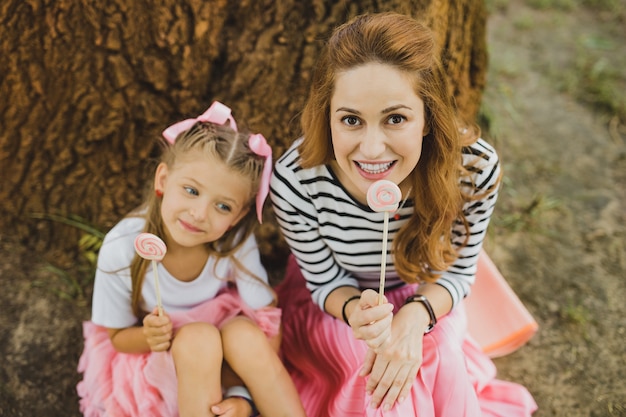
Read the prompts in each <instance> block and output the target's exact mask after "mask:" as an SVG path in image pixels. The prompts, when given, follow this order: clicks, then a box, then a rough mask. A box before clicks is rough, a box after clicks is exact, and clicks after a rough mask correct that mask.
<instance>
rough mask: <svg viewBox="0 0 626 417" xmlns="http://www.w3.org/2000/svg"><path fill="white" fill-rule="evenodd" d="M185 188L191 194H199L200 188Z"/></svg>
mask: <svg viewBox="0 0 626 417" xmlns="http://www.w3.org/2000/svg"><path fill="white" fill-rule="evenodd" d="M183 188H184V189H185V192H186V193H187V194H191V195H198V190H196V189H195V188H193V187H183Z"/></svg>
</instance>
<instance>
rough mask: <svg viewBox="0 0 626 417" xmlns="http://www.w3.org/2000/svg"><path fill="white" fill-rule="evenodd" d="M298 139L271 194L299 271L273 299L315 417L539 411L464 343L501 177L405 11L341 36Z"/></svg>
mask: <svg viewBox="0 0 626 417" xmlns="http://www.w3.org/2000/svg"><path fill="white" fill-rule="evenodd" d="M302 127H303V131H304V135H303V137H302V138H300V139H299V140H297V141H296V142H295V143H294V144H293V145H292V146H291V148H290V149H288V150H287V152H286V153H285V154H284V155H283V156H282V157H281V158H280V159H279V160H278V161H277V163H276V165H275V171H274V176H273V178H272V183H271V198H272V203H273V206H274V212H275V213H276V216H277V219H278V223H279V226H280V228H281V231H282V233H283V236H284V237H285V239H286V241H287V243H288V244H289V246H290V248H291V250H292V253H293V255H294V257H293V258H294V259H295V262H293V260H292V262H290V264H289V266H288V269H287V276H286V280H285V283H284V284H283V285H282V287H281V288H280V289H279V292H278V295H279V300H282V305H281V307H282V308H283V317H284V326H285V330H284V339H283V347H282V349H283V354H284V357H285V360H286V362H287V365H288V367H289V369H290V372H291V374H292V377H293V378H294V381H295V383H296V387H297V388H298V391H299V392H300V395H301V398H302V401H303V403H304V406H305V409H306V412H307V415H310V416H352V415H354V416H362V415H368V416H370V415H372V416H373V415H385V416H390V415H393V416H420V417H427V416H454V417H457V416H468V417H469V416H472V417H474V416H480V415H494V416H503V417H504V416H506V417H514V416H528V415H530V414H531V413H532V412H533V411H534V410H535V409H536V404H535V402H534V400H533V398H532V397H531V396H530V394H529V393H528V391H527V390H526V389H525V388H524V387H522V386H519V385H517V384H512V383H508V382H504V381H498V380H496V379H495V378H494V377H495V368H494V366H493V364H492V362H491V361H490V360H489V359H488V358H487V357H486V356H485V355H484V354H483V353H482V352H481V351H480V349H479V348H478V346H477V345H476V344H475V343H474V342H472V341H471V340H470V339H469V338H467V331H466V327H467V323H466V318H465V312H464V310H463V308H462V307H463V306H462V304H461V301H462V300H463V299H464V297H466V296H467V295H468V294H469V292H470V287H471V285H472V284H473V282H474V279H475V273H476V264H477V259H478V255H479V253H480V251H481V247H482V241H483V238H484V236H485V233H486V229H487V225H488V223H489V219H490V216H491V214H492V212H493V208H494V205H495V202H496V199H497V193H498V184H499V178H500V165H499V162H498V157H497V154H496V152H495V151H494V149H493V148H492V147H491V146H490V145H489V144H488V143H486V142H485V141H483V140H482V139H479V138H478V137H477V135H476V133H475V131H476V129H470V128H467V127H464V126H462V125H461V124H460V123H459V122H458V121H457V119H456V117H455V113H454V108H453V105H452V102H451V100H450V98H449V96H448V87H447V84H446V78H445V74H444V72H443V70H442V67H441V63H440V62H439V60H438V56H437V48H436V47H435V44H434V39H433V35H432V33H431V32H430V31H429V30H428V29H427V28H426V27H424V26H423V25H421V24H419V23H418V22H416V21H415V20H413V19H411V18H409V17H407V16H404V15H400V14H394V13H383V14H373V15H363V16H359V17H356V18H355V19H353V20H352V21H350V22H348V23H346V24H344V25H342V26H340V27H338V28H337V29H336V30H335V31H334V33H333V34H332V36H331V38H330V40H329V42H328V44H327V45H326V47H325V49H324V50H323V52H322V55H321V57H320V59H319V61H318V65H317V68H316V72H315V74H314V78H313V81H312V85H311V89H310V93H309V98H308V101H307V103H306V106H305V108H304V111H303V114H302ZM381 179H385V180H389V181H392V182H393V183H395V184H397V185H398V186H399V188H400V190H401V192H402V195H403V202H402V203H401V205H400V207H399V208H398V210H397V211H396V212H395V213H392V215H391V217H392V220H391V221H390V225H389V240H390V244H389V248H390V249H391V250H390V251H389V252H388V253H387V260H386V263H387V269H386V280H385V302H383V303H382V304H380V305H379V303H378V294H377V289H378V285H379V275H380V264H381V259H380V258H381V255H380V254H381V247H382V242H381V236H382V229H383V215H384V214H383V213H379V212H374V211H373V210H372V209H370V208H369V207H368V205H367V199H366V194H367V191H368V189H369V187H370V186H371V185H372V184H373V183H374V182H376V181H378V180H381ZM305 285H306V287H305ZM336 319H339V320H336ZM344 322H345V323H344Z"/></svg>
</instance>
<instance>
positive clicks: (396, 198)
mask: <svg viewBox="0 0 626 417" xmlns="http://www.w3.org/2000/svg"><path fill="white" fill-rule="evenodd" d="M401 199H402V192H401V191H400V188H399V187H398V186H397V185H396V184H394V183H393V182H391V181H388V180H380V181H376V182H375V183H373V184H372V185H370V187H369V188H368V189H367V204H368V205H369V206H370V208H371V209H372V210H374V211H376V212H381V211H382V212H384V213H385V217H384V223H383V250H382V258H381V261H380V287H379V289H378V304H382V303H383V294H384V292H385V267H386V265H387V234H388V233H389V213H390V212H393V211H396V210H397V209H398V205H399V204H400V200H401Z"/></svg>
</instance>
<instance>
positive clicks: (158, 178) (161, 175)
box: [154, 162, 169, 192]
mask: <svg viewBox="0 0 626 417" xmlns="http://www.w3.org/2000/svg"><path fill="white" fill-rule="evenodd" d="M168 172H169V171H168V168H167V165H166V164H165V163H164V162H161V163H160V164H159V166H157V169H156V172H155V173H154V190H155V191H161V192H163V190H164V189H165V182H166V180H167V175H168Z"/></svg>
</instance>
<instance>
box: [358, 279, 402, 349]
mask: <svg viewBox="0 0 626 417" xmlns="http://www.w3.org/2000/svg"><path fill="white" fill-rule="evenodd" d="M392 311H393V305H391V304H389V303H388V302H387V299H386V298H384V300H383V304H381V305H378V293H377V292H376V291H373V290H365V291H363V292H362V293H361V298H360V300H359V304H358V305H357V306H356V308H355V309H354V310H352V313H351V314H350V317H349V318H348V321H349V322H350V327H352V333H353V334H354V337H356V338H357V339H361V340H364V341H365V343H367V346H368V347H369V348H370V349H373V350H375V351H377V350H378V349H382V348H383V347H384V346H385V344H386V343H387V342H388V340H389V339H390V337H391V321H392V319H393V313H392Z"/></svg>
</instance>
